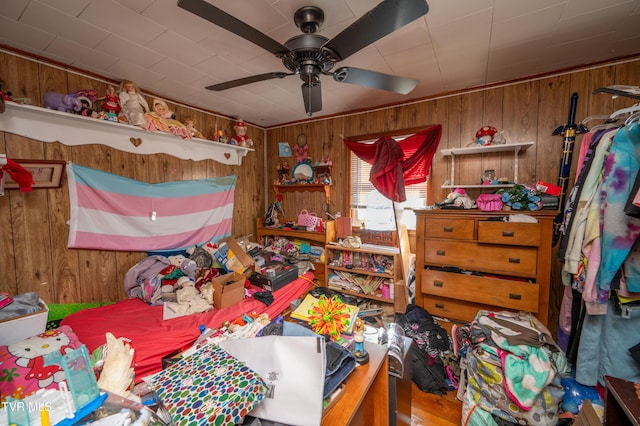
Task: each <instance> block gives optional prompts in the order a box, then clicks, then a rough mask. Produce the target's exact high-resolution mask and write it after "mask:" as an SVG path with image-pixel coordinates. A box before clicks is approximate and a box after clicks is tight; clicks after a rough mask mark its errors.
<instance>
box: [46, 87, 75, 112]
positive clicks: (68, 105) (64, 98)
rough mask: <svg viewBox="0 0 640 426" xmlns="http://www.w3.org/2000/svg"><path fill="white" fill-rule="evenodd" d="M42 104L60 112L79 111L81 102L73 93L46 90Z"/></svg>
mask: <svg viewBox="0 0 640 426" xmlns="http://www.w3.org/2000/svg"><path fill="white" fill-rule="evenodd" d="M44 106H45V107H46V108H49V109H55V110H58V111H62V112H73V111H75V112H80V111H81V110H82V102H81V101H80V99H78V98H77V97H76V96H74V95H67V94H64V93H58V92H46V93H45V94H44Z"/></svg>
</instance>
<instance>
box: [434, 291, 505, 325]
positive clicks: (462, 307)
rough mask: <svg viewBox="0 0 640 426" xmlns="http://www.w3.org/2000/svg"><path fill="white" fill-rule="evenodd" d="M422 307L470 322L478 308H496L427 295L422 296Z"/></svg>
mask: <svg viewBox="0 0 640 426" xmlns="http://www.w3.org/2000/svg"><path fill="white" fill-rule="evenodd" d="M422 307H423V308H424V309H425V310H426V311H427V312H429V313H430V314H431V315H435V316H438V317H444V318H448V319H452V320H457V321H464V322H472V321H473V320H474V318H475V317H476V315H477V314H478V311H480V310H487V311H495V310H496V309H495V307H492V306H490V305H483V304H479V303H471V302H465V301H463V300H455V299H448V298H446V297H439V296H427V295H425V297H424V301H423V306H422ZM500 310H502V309H500Z"/></svg>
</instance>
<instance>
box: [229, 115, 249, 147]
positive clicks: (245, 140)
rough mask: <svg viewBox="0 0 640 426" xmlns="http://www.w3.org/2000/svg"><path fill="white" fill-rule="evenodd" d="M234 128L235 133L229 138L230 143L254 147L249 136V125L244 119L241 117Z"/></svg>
mask: <svg viewBox="0 0 640 426" xmlns="http://www.w3.org/2000/svg"><path fill="white" fill-rule="evenodd" d="M233 130H234V131H235V133H236V134H235V135H233V137H232V138H231V139H229V143H230V144H231V145H239V146H244V147H252V146H253V141H252V140H251V138H250V137H249V136H247V126H246V125H245V123H244V121H242V120H241V119H239V120H238V121H237V122H236V125H235V126H233Z"/></svg>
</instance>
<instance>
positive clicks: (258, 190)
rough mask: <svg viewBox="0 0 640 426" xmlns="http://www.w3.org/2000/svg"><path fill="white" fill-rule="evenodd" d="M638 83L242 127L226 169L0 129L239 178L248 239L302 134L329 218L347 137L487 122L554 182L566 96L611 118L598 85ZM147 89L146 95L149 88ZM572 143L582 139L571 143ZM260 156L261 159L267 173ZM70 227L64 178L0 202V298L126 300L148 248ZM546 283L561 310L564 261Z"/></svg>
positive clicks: (509, 165) (461, 137) (553, 81)
mask: <svg viewBox="0 0 640 426" xmlns="http://www.w3.org/2000/svg"><path fill="white" fill-rule="evenodd" d="M0 79H2V80H3V86H2V88H3V90H8V91H11V92H12V93H13V95H14V96H15V97H28V98H30V99H32V101H33V103H34V104H35V105H41V104H42V102H41V99H42V94H43V93H44V92H46V91H58V92H71V91H75V90H78V89H81V88H95V89H96V90H98V93H103V92H104V91H105V89H106V86H107V83H108V80H107V79H103V80H98V79H94V78H90V77H86V76H83V75H80V74H78V73H74V72H68V71H66V70H64V69H61V68H59V67H55V66H51V65H47V64H44V63H41V62H37V61H34V60H31V59H29V58H24V57H22V56H17V55H13V54H10V53H3V52H0ZM639 79H640V58H635V59H634V60H629V61H625V62H619V63H610V64H606V65H603V66H598V67H594V68H588V69H580V70H575V71H573V72H566V73H563V74H559V75H554V76H549V77H547V78H542V79H536V80H531V81H524V82H519V83H514V84H509V85H503V86H495V87H488V88H484V89H476V90H469V91H464V92H460V93H456V94H451V95H448V96H444V97H440V98H434V99H428V100H424V101H421V102H416V103H411V104H406V105H401V106H394V107H390V108H385V109H379V110H375V111H369V112H361V113H356V114H350V115H344V116H339V117H332V118H327V119H318V120H311V121H308V122H304V123H296V124H292V125H286V126H280V127H274V128H271V129H267V131H266V135H267V136H266V140H265V138H264V130H263V129H260V128H257V127H252V126H249V132H248V133H249V136H250V137H251V138H252V139H253V140H254V142H255V150H256V151H255V152H252V153H249V154H248V155H247V156H246V157H244V159H243V161H242V165H241V166H226V165H222V164H220V163H217V162H215V161H213V160H207V161H199V162H194V161H183V160H179V159H176V158H175V157H172V156H169V155H148V156H143V155H136V154H129V153H123V152H121V151H118V150H116V149H113V148H110V147H106V146H99V145H87V146H81V147H69V146H66V145H64V144H62V143H57V142H54V143H45V142H41V141H35V140H30V139H26V138H23V137H19V136H16V135H13V134H8V133H5V132H2V131H1V130H2V129H0V152H5V153H6V154H7V155H8V157H9V158H31V159H62V160H67V161H72V162H74V163H77V164H81V165H84V166H89V167H93V168H97V169H100V170H104V171H108V172H111V173H115V174H119V175H122V176H126V177H130V178H134V179H138V180H141V181H145V182H149V183H155V182H161V181H173V180H183V179H198V178H204V177H217V176H225V175H229V174H237V175H238V183H237V187H236V199H235V214H234V220H233V233H234V234H235V235H246V234H252V233H255V218H256V217H259V216H262V215H263V214H264V206H265V202H273V201H274V192H273V190H272V187H271V184H272V183H273V181H274V180H275V179H276V177H277V171H276V165H277V164H278V162H280V161H283V160H284V161H288V162H289V164H290V166H293V164H294V163H295V157H294V158H288V159H281V158H279V156H278V142H289V144H290V145H291V146H293V144H295V143H296V140H297V137H298V135H299V134H301V133H303V134H305V135H306V136H307V140H308V142H309V145H310V150H309V154H310V156H311V157H312V160H313V161H316V160H320V159H321V158H323V157H329V158H331V160H332V162H333V168H332V176H333V181H334V186H333V187H332V192H331V204H330V206H329V210H330V212H331V213H335V212H337V211H340V212H342V213H343V214H347V213H348V211H349V210H348V203H349V197H348V187H349V185H348V175H349V173H348V171H349V153H348V151H347V150H346V148H345V147H344V144H343V143H342V138H343V136H358V135H363V134H372V133H380V132H390V133H394V132H396V133H397V132H398V131H400V130H401V129H406V128H416V127H426V126H428V125H431V124H441V125H442V126H443V134H442V139H441V141H440V146H439V148H451V147H463V146H466V145H467V144H468V143H469V142H471V141H472V140H473V135H474V134H475V132H476V130H477V129H478V128H480V127H481V126H483V125H493V126H495V127H496V128H498V129H499V130H503V131H504V136H505V138H506V139H507V142H516V141H535V142H536V143H535V145H534V146H533V147H531V148H529V149H528V150H527V151H526V152H525V153H523V154H521V156H520V162H519V177H520V181H521V182H535V181H537V180H543V181H547V182H550V183H556V181H557V174H558V168H559V161H560V155H561V150H562V138H561V137H559V136H552V132H553V130H554V129H555V128H556V127H558V126H560V125H562V124H564V123H565V120H566V119H567V113H568V108H569V102H570V97H571V94H572V93H573V92H578V94H579V101H578V111H577V113H576V117H577V120H582V119H584V118H585V117H586V116H588V115H596V114H610V113H611V112H613V111H615V110H616V109H619V108H622V107H626V106H629V105H632V104H633V103H634V102H633V101H632V100H630V99H625V98H618V99H615V100H614V99H612V97H611V96H609V95H605V94H597V95H593V94H592V92H593V90H594V89H596V88H598V87H604V86H609V85H613V84H622V85H637V82H638V80H639ZM116 83H117V82H116ZM142 91H143V92H145V90H144V88H142ZM151 98H152V97H151V96H149V97H148V100H149V101H151ZM169 101H170V100H169ZM170 106H171V107H172V108H174V110H175V111H176V113H177V115H178V118H180V117H181V116H183V115H186V114H189V115H192V116H194V117H195V119H196V121H197V127H198V128H199V129H200V130H201V131H202V132H203V133H204V134H205V136H207V137H212V135H213V130H214V128H215V122H216V120H217V122H218V126H219V127H220V128H223V129H227V131H228V132H229V133H230V134H231V133H232V124H233V122H232V121H231V120H230V119H228V118H225V117H221V116H216V115H214V114H208V113H205V112H201V111H195V110H192V109H190V108H187V107H184V106H180V105H176V104H173V103H171V102H170ZM222 112H223V113H224V111H222ZM579 141H580V137H578V141H577V144H578V143H579ZM263 153H266V158H267V162H268V166H267V169H265V168H264V161H263ZM576 157H577V156H574V160H575V159H576ZM574 162H575V161H574ZM574 167H575V166H574ZM488 168H491V169H495V170H496V174H497V175H498V176H502V175H504V176H508V177H511V176H513V155H512V154H486V155H483V156H481V157H479V158H475V159H470V160H469V161H467V162H465V166H464V167H457V174H456V177H455V179H456V182H463V181H464V182H469V181H474V180H479V179H480V176H481V175H482V171H483V170H484V169H488ZM449 172H450V164H449V163H448V159H447V158H446V157H443V156H442V155H441V154H440V153H439V151H438V153H436V155H435V157H434V159H433V165H432V170H431V175H430V179H429V182H428V185H429V197H430V198H429V203H433V202H435V201H441V200H443V199H444V197H446V195H447V193H448V190H445V189H442V188H440V185H442V183H443V182H444V181H445V180H446V179H448V178H449ZM471 195H472V196H475V195H477V194H473V193H472V194H471ZM284 198H285V200H284V209H285V213H286V214H287V216H289V217H295V216H296V215H297V213H298V212H299V211H300V209H302V208H306V209H308V210H310V211H315V212H317V213H318V214H322V212H323V211H324V209H325V205H324V196H323V195H322V194H321V193H317V192H315V193H304V192H302V193H287V194H285V196H284ZM68 220H69V195H68V191H67V187H66V179H64V181H63V185H62V187H61V188H59V189H46V190H42V189H39V190H34V191H33V192H29V193H20V192H19V191H15V190H11V191H7V192H6V193H5V196H4V197H0V227H1V229H2V235H1V236H0V253H1V254H0V273H1V274H2V278H3V279H2V280H0V291H8V292H10V293H12V294H17V293H22V292H26V291H37V292H38V293H40V295H41V297H42V298H43V299H44V300H45V301H46V302H48V303H74V302H103V301H113V300H119V299H122V298H124V297H125V294H124V291H123V278H124V275H125V273H126V271H127V270H128V269H129V268H130V267H131V266H133V265H134V264H135V263H136V262H137V261H138V260H140V259H141V258H143V257H144V253H137V252H133V253H132V252H106V251H99V250H77V249H67V248H66V243H67V237H68V225H67V221H68ZM470 255H471V254H470ZM552 279H553V291H554V295H552V303H553V300H555V301H556V311H557V306H558V304H559V301H560V296H561V294H560V293H561V291H562V284H561V281H560V278H559V265H556V268H555V271H554V276H553V277H552Z"/></svg>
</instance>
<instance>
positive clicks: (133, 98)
mask: <svg viewBox="0 0 640 426" xmlns="http://www.w3.org/2000/svg"><path fill="white" fill-rule="evenodd" d="M118 96H119V98H120V104H121V105H120V107H121V108H122V111H121V113H122V115H123V116H124V117H125V118H126V119H127V122H128V123H129V124H131V125H134V126H139V127H146V125H147V120H146V119H145V117H144V115H145V113H147V112H149V104H148V103H147V100H146V99H145V98H144V96H142V95H141V94H140V92H138V86H136V84H135V83H134V82H132V81H123V82H122V85H121V89H120V93H119V95H118Z"/></svg>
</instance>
